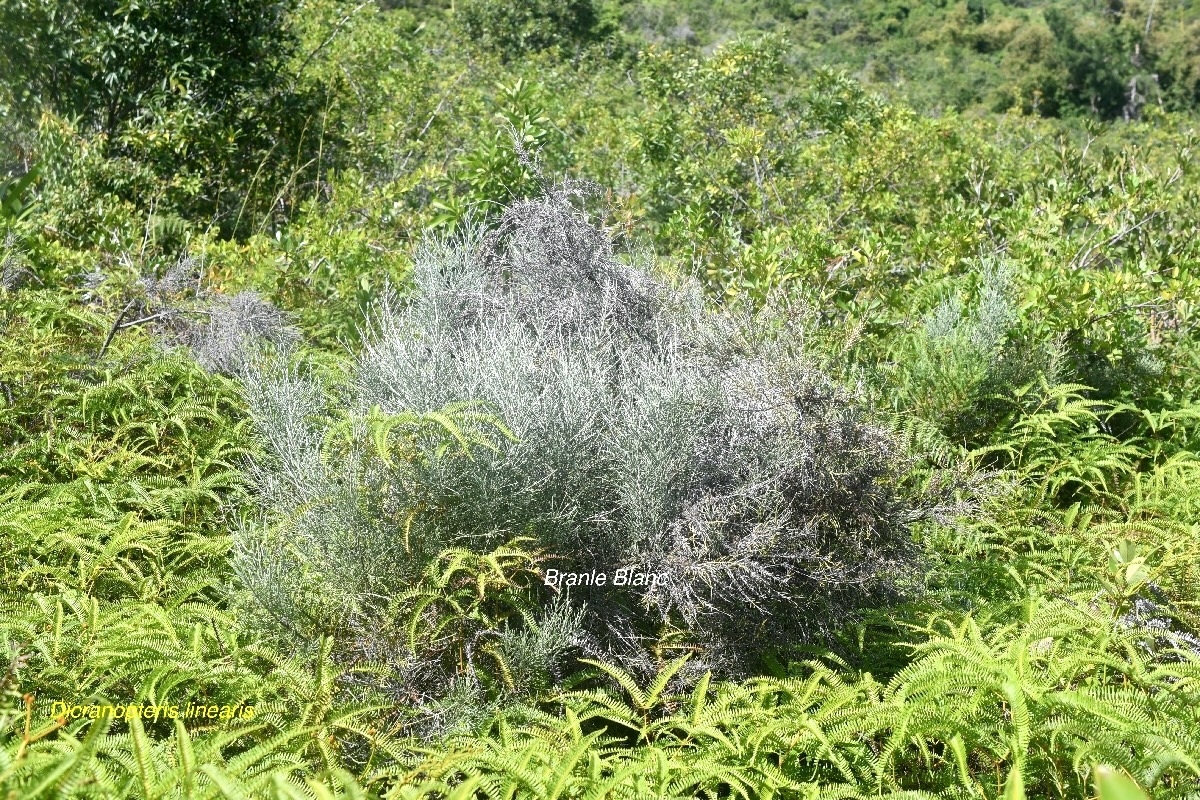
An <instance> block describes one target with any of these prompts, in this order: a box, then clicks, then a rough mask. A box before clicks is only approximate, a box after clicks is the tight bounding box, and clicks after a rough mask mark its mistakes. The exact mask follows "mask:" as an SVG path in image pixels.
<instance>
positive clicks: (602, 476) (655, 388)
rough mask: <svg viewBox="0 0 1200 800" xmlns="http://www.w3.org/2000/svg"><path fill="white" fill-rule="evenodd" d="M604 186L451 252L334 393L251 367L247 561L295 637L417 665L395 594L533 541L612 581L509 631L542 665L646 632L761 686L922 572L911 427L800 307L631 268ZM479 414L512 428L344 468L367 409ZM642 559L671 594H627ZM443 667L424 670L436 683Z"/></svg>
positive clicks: (427, 255)
mask: <svg viewBox="0 0 1200 800" xmlns="http://www.w3.org/2000/svg"><path fill="white" fill-rule="evenodd" d="M587 191H588V187H587V186H585V185H582V184H577V183H572V184H566V185H559V186H557V187H554V188H552V189H550V190H547V191H546V192H545V194H544V196H542V197H539V198H537V199H532V200H524V201H520V202H517V203H515V204H514V205H512V206H511V207H510V208H508V209H507V211H506V212H505V213H504V214H503V215H502V217H501V218H500V219H499V221H498V223H496V224H495V225H494V226H493V227H491V229H489V230H480V229H475V230H472V231H468V232H467V233H465V234H462V235H459V236H455V237H446V238H431V239H430V240H429V241H427V242H426V243H425V245H424V246H423V248H422V249H421V250H420V252H419V253H418V254H417V256H416V258H415V264H414V268H413V272H412V276H411V283H412V288H411V292H410V293H409V294H407V295H406V296H404V297H403V298H401V297H398V296H396V295H390V296H388V297H386V298H384V299H383V300H381V302H380V303H379V304H378V306H377V308H376V310H375V313H374V314H373V316H372V318H371V320H370V322H369V325H368V329H367V330H366V331H365V332H364V333H365V335H364V337H363V339H364V342H365V343H364V345H363V347H362V349H361V351H360V352H358V353H357V354H356V355H354V356H353V357H352V363H350V364H348V365H347V368H346V369H345V378H344V380H342V381H341V382H340V383H339V384H338V385H337V386H336V387H334V388H333V389H329V388H328V387H326V388H322V386H320V385H319V384H318V383H317V382H316V381H314V380H313V379H311V378H309V377H306V376H305V375H304V374H303V372H302V371H300V370H297V369H296V368H290V369H275V370H274V371H270V370H265V371H262V372H260V373H258V374H253V375H251V376H249V377H248V378H247V381H246V385H247V397H248V400H249V406H250V409H251V412H252V414H253V417H254V420H255V423H256V425H257V429H258V431H259V436H260V438H261V441H262V443H263V446H264V447H263V451H264V453H265V456H264V458H263V459H262V460H261V461H260V463H258V464H256V465H255V466H254V467H253V469H252V479H253V483H254V485H255V487H256V491H257V498H258V505H259V507H260V508H261V509H262V513H261V514H260V515H259V517H258V518H257V519H256V520H252V521H250V522H249V523H248V524H247V526H246V527H245V528H244V529H243V530H242V531H241V532H240V534H239V536H238V537H237V542H238V557H237V563H238V568H239V572H240V576H241V580H242V582H243V583H244V585H245V586H246V587H247V588H248V589H249V591H250V593H251V594H252V595H253V597H254V598H255V600H256V603H257V605H258V607H259V608H260V609H262V610H265V611H266V612H267V613H269V615H270V616H271V617H272V618H273V619H275V620H276V621H277V622H278V623H279V624H280V625H281V626H282V627H283V628H284V629H286V630H288V631H290V632H292V633H293V634H295V635H299V636H306V635H307V636H312V635H315V632H317V631H330V630H340V631H347V630H353V631H354V632H355V633H354V636H353V637H351V638H353V640H354V645H353V647H354V648H357V649H358V650H359V651H361V654H362V655H363V656H364V657H366V658H369V659H371V660H376V661H378V660H383V661H391V662H393V663H401V662H404V659H411V658H412V655H413V654H411V653H409V654H405V653H401V652H393V653H390V654H389V653H385V652H383V651H384V650H385V649H387V647H388V646H389V645H384V644H383V643H381V642H379V641H373V640H372V631H373V630H380V629H381V628H382V627H386V622H387V620H386V619H385V617H386V615H387V614H388V613H389V612H388V608H389V599H390V598H392V597H395V596H396V595H397V594H400V593H402V592H404V591H405V590H406V589H408V588H409V587H411V586H412V584H413V582H414V581H415V580H416V578H417V576H418V575H419V573H420V571H421V570H422V569H423V568H424V567H425V565H427V564H428V563H429V561H430V560H431V559H433V558H435V557H436V555H437V553H439V552H440V551H442V550H443V549H445V548H449V547H469V548H471V549H472V550H475V551H478V552H487V551H489V550H491V549H492V548H494V547H496V546H498V545H501V544H503V543H505V542H508V541H510V540H512V539H514V538H515V537H519V536H523V537H530V538H532V539H533V540H534V541H535V542H536V543H537V545H538V546H539V547H540V548H542V549H544V550H545V551H546V552H547V553H549V554H550V555H551V556H552V559H551V560H550V561H548V562H547V564H546V566H547V567H553V568H555V569H558V570H560V571H563V572H589V571H592V570H596V571H598V572H603V573H606V574H608V575H609V582H608V585H607V586H604V587H590V588H589V587H575V588H572V589H570V590H566V591H563V590H562V589H561V587H560V589H558V590H557V591H556V590H554V589H551V588H550V587H544V588H543V589H542V590H540V595H539V599H540V601H541V602H542V603H543V608H544V609H546V610H547V611H546V612H545V613H546V614H547V615H548V617H547V619H546V620H543V621H544V622H546V624H542V625H534V626H533V627H532V630H533V631H534V632H533V633H531V632H528V631H510V632H507V633H505V634H504V635H505V636H506V637H507V638H506V640H505V641H504V642H503V644H502V647H504V648H509V650H510V651H511V652H512V653H513V654H515V655H514V656H513V658H514V661H516V662H520V663H525V662H528V663H531V664H538V665H540V668H541V669H542V670H552V669H553V668H554V665H553V663H552V662H554V661H555V659H556V658H560V657H561V656H563V655H565V654H567V653H568V652H569V651H571V650H572V649H574V650H575V651H578V652H583V653H586V654H590V655H593V656H600V657H604V658H608V659H611V660H615V661H618V662H621V663H623V664H625V665H626V666H627V667H631V668H635V669H639V668H646V669H648V668H649V667H650V663H651V660H650V658H649V657H648V656H647V655H646V653H647V649H646V644H647V643H648V642H649V641H651V640H653V639H654V638H655V637H656V636H658V635H660V634H661V632H662V631H663V630H664V629H675V630H682V631H685V633H684V634H683V636H682V639H681V641H682V643H683V644H684V645H686V646H690V647H693V648H695V649H696V650H697V657H696V658H694V659H693V661H694V662H695V663H696V664H697V665H701V666H703V667H705V668H711V669H714V670H715V671H716V672H717V673H718V674H725V675H737V674H745V673H746V672H748V671H750V670H753V669H754V668H755V667H756V665H757V664H758V663H759V659H760V657H761V656H762V655H764V654H766V653H769V652H775V651H778V650H780V649H783V648H786V647H787V646H788V645H791V644H799V643H807V642H812V641H814V640H817V639H820V638H821V637H823V636H824V635H826V634H827V633H829V632H830V631H831V630H832V629H834V628H836V627H838V626H840V625H841V624H843V623H844V622H846V621H847V620H848V619H850V618H851V617H852V616H853V615H854V614H855V612H856V611H857V610H860V609H862V608H863V607H864V606H869V605H872V604H877V603H880V602H881V601H883V600H885V599H887V598H889V597H892V596H893V595H894V594H895V592H896V591H897V589H898V588H899V587H901V586H903V584H904V582H905V581H906V580H907V579H908V578H909V577H910V576H911V575H912V573H913V570H914V567H915V566H916V561H917V553H916V549H915V547H914V545H913V541H912V535H911V531H910V528H911V526H912V525H913V524H914V523H915V522H916V521H917V520H919V519H922V518H924V517H926V516H928V515H929V513H930V511H931V509H930V507H929V506H928V502H927V501H926V500H925V499H922V498H914V497H910V496H908V495H909V494H910V493H908V492H906V491H905V490H904V489H903V488H902V479H903V472H904V457H903V453H902V452H901V451H900V448H899V447H898V446H897V445H896V444H895V442H894V441H893V439H892V437H891V436H890V435H889V434H888V433H887V432H886V430H884V429H883V428H881V427H878V426H876V425H873V424H871V422H870V420H869V418H868V416H867V415H866V414H865V412H864V410H863V409H862V408H860V407H859V405H858V404H857V403H856V400H855V397H854V396H853V395H852V394H851V393H850V392H848V391H847V390H845V389H844V388H842V387H840V386H839V385H837V384H835V383H834V382H833V381H831V380H830V379H829V378H827V377H826V376H825V375H824V374H822V373H821V372H820V371H819V370H817V369H816V368H814V367H813V366H811V364H810V360H809V359H808V358H807V357H806V354H805V351H804V341H803V336H802V334H801V330H802V325H801V322H800V319H799V312H798V311H797V310H796V309H794V308H790V307H788V306H787V305H786V304H782V303H777V304H774V305H772V306H771V307H769V308H767V309H763V310H760V311H757V312H756V311H753V310H750V309H745V310H742V311H738V312H734V311H718V310H713V309H711V308H710V307H708V305H706V302H705V299H704V297H703V295H702V293H701V291H700V289H699V288H698V287H697V286H696V285H695V284H694V283H691V282H688V281H678V280H677V281H669V280H666V279H664V278H663V277H660V276H658V275H656V274H654V273H653V272H652V271H651V270H650V269H648V268H646V267H645V266H641V265H639V264H638V263H637V262H636V261H635V260H633V259H631V258H627V257H623V256H619V255H618V254H617V253H616V252H615V250H614V246H613V241H612V238H611V237H610V235H609V232H608V231H606V230H605V229H604V228H602V227H600V226H599V225H597V224H595V223H594V222H593V221H592V219H591V218H590V217H589V216H588V215H587V214H586V213H585V212H584V211H583V210H581V209H582V207H583V204H582V203H581V202H580V197H581V196H583V195H585V194H586V192H587ZM462 401H475V402H477V403H479V404H480V406H479V407H481V408H484V409H486V410H487V412H488V413H489V414H491V415H493V416H494V417H495V418H496V419H498V420H500V421H502V423H503V424H504V425H505V426H506V427H507V429H508V431H509V432H510V433H511V437H508V436H493V437H492V447H476V448H474V449H473V450H472V451H471V453H470V455H469V456H468V455H464V454H462V453H460V452H456V451H454V450H453V448H452V449H450V450H445V448H444V447H443V448H442V450H443V451H444V452H442V451H438V450H437V449H436V448H438V447H439V444H444V440H439V438H438V437H435V436H429V437H427V438H425V439H418V449H419V450H420V454H419V455H418V456H416V457H412V458H408V459H405V460H404V461H403V463H399V464H386V463H384V462H382V461H381V460H379V459H375V460H373V461H372V460H371V459H366V458H359V457H351V458H346V457H341V458H339V459H336V460H334V459H331V458H329V456H328V450H327V448H326V444H325V443H326V442H327V441H328V437H329V432H330V431H331V430H332V429H333V426H334V425H335V420H337V419H338V418H339V417H343V416H345V415H347V414H349V415H352V416H353V415H364V414H366V413H367V412H368V410H370V409H372V408H375V409H378V410H379V411H381V412H383V413H385V414H402V413H405V412H432V411H437V410H439V409H443V408H445V407H447V406H448V405H449V404H453V403H458V402H462ZM362 452H364V453H365V452H366V451H365V447H364V450H363V451H362ZM402 520H403V521H405V522H408V523H410V524H408V525H405V524H404V522H402ZM618 569H631V570H635V571H637V572H642V573H654V574H663V575H665V576H666V580H665V581H664V582H662V583H660V584H658V585H655V586H638V587H633V586H624V587H615V586H613V585H612V576H613V574H614V573H615V571H616V570H618ZM554 602H556V603H557V605H552V603H554ZM564 602H565V603H566V604H567V605H568V606H569V608H571V609H574V611H573V613H570V614H565V613H564V612H563V603H564ZM551 608H554V609H556V610H555V611H554V612H553V614H550V611H549V609H551ZM402 649H403V648H401V650H402ZM518 651H521V652H520V653H518ZM522 659H523V661H522ZM531 669H532V668H531ZM419 671H420V670H419V669H418V670H415V671H410V672H409V673H407V674H408V675H409V677H408V678H407V679H406V680H409V681H412V682H414V683H418V684H421V685H424V686H427V687H432V686H433V685H434V684H435V683H436V681H434V680H432V679H428V680H424V681H423V682H422V680H421V679H419V678H417V677H415V675H416V673H417V672H419ZM445 678H446V676H444V675H443V676H440V677H439V678H438V680H442V681H444V680H445ZM429 693H430V694H431V695H432V694H436V690H434V689H433V688H429Z"/></svg>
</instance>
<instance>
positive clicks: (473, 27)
mask: <svg viewBox="0 0 1200 800" xmlns="http://www.w3.org/2000/svg"><path fill="white" fill-rule="evenodd" d="M601 16H602V14H601V10H600V8H599V7H598V5H597V3H596V2H595V0H517V1H516V2H499V0H460V2H459V3H458V7H457V8H456V9H455V21H456V22H457V23H458V24H459V25H460V26H462V30H463V34H464V35H465V36H466V37H467V38H468V39H469V40H470V41H473V42H478V43H479V44H481V45H484V46H485V47H492V48H495V49H497V50H499V51H500V52H502V53H505V54H507V55H509V56H513V55H519V54H521V53H524V52H527V51H530V50H545V49H546V48H549V47H556V46H558V47H561V46H564V45H572V44H575V45H577V44H581V43H584V42H587V41H589V40H591V39H594V38H596V37H598V36H599V35H600V34H601V30H602V27H601Z"/></svg>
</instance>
